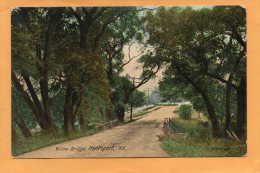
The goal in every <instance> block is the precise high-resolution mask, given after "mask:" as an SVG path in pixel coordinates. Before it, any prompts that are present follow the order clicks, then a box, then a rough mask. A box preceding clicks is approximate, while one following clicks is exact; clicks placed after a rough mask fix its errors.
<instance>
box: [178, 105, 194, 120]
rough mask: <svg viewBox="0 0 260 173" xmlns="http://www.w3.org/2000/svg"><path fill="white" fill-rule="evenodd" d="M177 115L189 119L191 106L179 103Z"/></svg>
mask: <svg viewBox="0 0 260 173" xmlns="http://www.w3.org/2000/svg"><path fill="white" fill-rule="evenodd" d="M178 113H179V116H180V118H182V119H184V120H189V119H191V106H190V105H181V106H180V108H179V111H178Z"/></svg>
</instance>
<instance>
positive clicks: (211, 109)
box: [175, 65, 220, 138]
mask: <svg viewBox="0 0 260 173" xmlns="http://www.w3.org/2000/svg"><path fill="white" fill-rule="evenodd" d="M175 67H176V69H177V70H178V73H180V74H181V75H182V76H183V77H184V78H185V79H186V80H187V81H188V82H189V83H191V84H192V85H193V87H194V88H195V89H196V90H197V91H198V93H200V95H201V97H202V98H203V101H204V103H205V106H206V109H207V112H208V114H209V119H210V121H211V124H212V136H213V137H216V138H218V137H220V128H219V122H218V118H217V115H216V112H215V109H214V107H213V105H212V104H211V102H210V99H209V97H208V96H207V94H206V92H205V91H204V90H203V89H202V88H201V87H200V86H199V85H198V84H197V83H196V82H195V81H194V80H193V79H191V78H190V77H188V76H187V75H186V74H185V73H184V72H183V71H182V70H181V69H180V68H179V67H178V65H177V66H175Z"/></svg>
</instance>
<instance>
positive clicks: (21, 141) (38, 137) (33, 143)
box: [12, 129, 97, 157]
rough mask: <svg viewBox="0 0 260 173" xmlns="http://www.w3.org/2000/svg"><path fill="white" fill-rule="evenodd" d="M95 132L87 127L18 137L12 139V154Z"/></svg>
mask: <svg viewBox="0 0 260 173" xmlns="http://www.w3.org/2000/svg"><path fill="white" fill-rule="evenodd" d="M96 132H97V131H96V130H94V129H89V130H87V131H85V132H77V133H76V132H75V133H73V134H70V135H65V134H64V133H57V134H35V135H34V136H32V137H30V138H18V139H17V140H16V141H12V156H13V157H15V156H18V155H20V154H23V153H27V152H30V151H34V150H37V149H40V148H43V147H47V146H50V145H54V144H58V143H61V142H66V141H69V140H72V139H77V138H81V137H84V136H89V135H92V134H94V133H96Z"/></svg>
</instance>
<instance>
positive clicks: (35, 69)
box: [12, 8, 63, 132]
mask: <svg viewBox="0 0 260 173" xmlns="http://www.w3.org/2000/svg"><path fill="white" fill-rule="evenodd" d="M62 12H63V10H62V9H60V8H52V9H50V8H39V9H32V8H18V9H15V10H14V11H13V12H12V61H13V62H14V63H13V64H12V82H13V85H14V86H15V87H16V89H17V90H18V91H19V92H20V94H21V95H22V97H23V98H24V100H25V101H26V102H27V104H28V106H29V107H30V109H31V111H32V112H33V114H34V116H35V118H36V120H37V121H38V124H39V125H40V127H41V128H42V130H44V131H47V132H53V131H55V128H56V127H55V124H54V122H53V119H52V116H51V112H50V105H49V91H48V90H49V88H48V78H49V70H48V66H49V56H50V44H51V41H52V37H53V33H54V28H55V24H56V22H57V21H58V20H59V19H60V18H61V15H62ZM35 16H37V17H35ZM19 19H20V20H19ZM21 19H23V20H21ZM26 67H28V68H26ZM25 85H26V86H25ZM35 85H39V88H35ZM38 89H39V90H38ZM38 92H39V94H38ZM39 95H40V96H41V99H40V98H39Z"/></svg>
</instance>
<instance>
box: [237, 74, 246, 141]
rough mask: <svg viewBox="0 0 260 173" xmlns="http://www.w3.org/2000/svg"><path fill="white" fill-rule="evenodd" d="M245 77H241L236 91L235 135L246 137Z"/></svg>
mask: <svg viewBox="0 0 260 173" xmlns="http://www.w3.org/2000/svg"><path fill="white" fill-rule="evenodd" d="M246 93H247V91H246V77H242V78H241V80H240V83H239V88H238V90H237V134H238V136H239V137H240V138H243V137H246V110H247V105H246Z"/></svg>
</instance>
